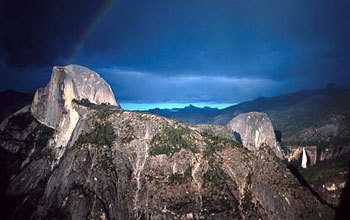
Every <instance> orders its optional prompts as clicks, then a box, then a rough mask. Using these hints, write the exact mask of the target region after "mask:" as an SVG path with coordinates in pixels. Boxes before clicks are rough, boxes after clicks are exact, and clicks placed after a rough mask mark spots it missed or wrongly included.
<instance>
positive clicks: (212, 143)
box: [201, 131, 241, 158]
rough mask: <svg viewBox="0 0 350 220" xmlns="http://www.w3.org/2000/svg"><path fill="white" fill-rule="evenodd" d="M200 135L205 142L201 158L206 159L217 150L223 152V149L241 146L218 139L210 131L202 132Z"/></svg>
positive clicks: (234, 142)
mask: <svg viewBox="0 0 350 220" xmlns="http://www.w3.org/2000/svg"><path fill="white" fill-rule="evenodd" d="M201 135H202V137H204V138H205V142H206V143H207V147H206V148H205V149H204V151H203V156H204V157H206V158H208V157H209V156H211V155H212V154H213V153H214V152H215V151H217V150H219V151H220V150H223V149H224V148H225V147H232V148H234V147H241V144H240V143H238V142H237V141H235V140H231V139H228V138H223V137H219V136H217V135H215V134H214V133H213V132H210V131H204V132H202V133H201Z"/></svg>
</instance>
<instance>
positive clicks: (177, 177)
mask: <svg viewBox="0 0 350 220" xmlns="http://www.w3.org/2000/svg"><path fill="white" fill-rule="evenodd" d="M191 173H192V168H191V167H188V168H187V169H186V171H185V173H184V174H180V173H172V174H171V175H170V177H169V183H170V184H182V183H184V182H186V180H187V179H188V178H190V177H191Z"/></svg>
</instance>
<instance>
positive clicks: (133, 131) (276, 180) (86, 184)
mask: <svg viewBox="0 0 350 220" xmlns="http://www.w3.org/2000/svg"><path fill="white" fill-rule="evenodd" d="M74 108H75V109H76V110H77V112H78V114H79V115H81V118H80V120H79V123H78V125H77V128H76V130H75V132H74V134H73V136H80V137H79V138H77V140H76V141H75V143H74V144H73V145H72V146H71V147H68V148H67V149H66V151H65V152H64V155H63V156H62V158H61V160H60V163H59V165H58V166H54V167H53V169H51V164H52V163H51V162H52V161H54V160H55V158H54V156H53V152H52V151H51V150H50V149H51V148H49V147H45V146H48V145H47V142H49V141H48V140H49V138H47V139H45V141H39V142H38V141H35V140H37V139H38V138H39V137H40V136H41V135H40V134H41V132H40V129H39V127H44V128H46V129H50V128H48V127H45V126H44V125H40V124H39V123H38V122H36V120H35V119H34V118H31V119H30V118H29V120H31V121H32V123H30V124H32V125H31V127H32V128H31V130H32V132H30V135H27V138H32V139H33V140H34V141H30V140H28V141H26V143H27V144H24V142H22V144H20V146H19V147H18V150H17V153H20V154H21V155H25V156H21V157H15V156H13V157H15V158H17V160H18V162H17V163H18V164H23V162H24V161H26V162H25V165H24V166H18V167H16V169H12V170H11V171H12V172H9V174H8V187H7V189H6V193H5V195H6V196H7V198H16V200H14V201H15V202H13V204H14V205H13V207H12V212H11V213H10V214H11V215H12V216H14V219H22V218H24V217H25V218H30V217H32V218H34V219H61V218H64V219H67V218H68V219H85V218H91V219H139V218H143V219H194V218H195V219H201V218H202V219H209V218H210V219H241V218H245V219H259V218H261V219H282V218H287V219H321V218H322V219H331V218H332V214H333V211H332V210H331V209H330V208H329V207H327V206H325V205H323V204H321V203H320V202H319V201H317V200H316V199H315V197H314V196H313V195H312V194H311V193H310V191H308V189H306V188H305V187H302V186H301V185H300V184H299V183H298V181H297V180H296V179H295V177H294V176H293V175H292V174H291V173H290V172H289V170H288V169H286V167H285V166H284V165H283V164H281V163H280V162H279V161H278V160H277V158H276V156H275V155H274V153H272V151H270V150H269V148H259V149H257V150H255V152H251V151H249V150H247V149H246V148H244V147H242V146H240V145H239V144H237V143H236V142H235V141H233V140H232V139H229V138H225V136H226V135H229V133H228V132H226V131H225V130H226V128H224V127H218V128H213V129H211V126H204V127H191V126H188V125H185V124H182V123H179V122H176V121H173V120H169V119H165V118H162V117H159V116H155V115H151V114H144V113H137V112H128V111H122V110H120V109H118V108H113V107H108V106H107V107H106V106H101V107H98V106H95V107H93V108H89V107H85V106H81V105H77V106H74ZM26 115H27V116H26V117H30V114H29V113H26ZM23 116H24V115H22V116H19V115H18V116H16V117H23ZM19 119H20V118H17V121H19ZM13 120H16V119H12V121H11V123H9V124H8V125H7V127H6V128H5V130H4V131H3V133H1V135H7V143H9V142H11V141H12V142H16V140H17V139H16V138H15V137H16V135H11V134H14V133H16V132H15V131H16V130H18V126H17V125H16V124H15V121H13ZM216 133H218V134H220V136H217V135H216ZM17 136H18V135H17ZM19 136H20V135H19ZM100 137H102V138H100ZM109 141H110V142H109ZM2 147H3V145H2ZM8 154H10V155H18V154H12V153H10V152H9V153H8ZM301 201H304V202H301ZM8 211H11V209H8Z"/></svg>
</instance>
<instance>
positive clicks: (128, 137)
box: [119, 123, 136, 144]
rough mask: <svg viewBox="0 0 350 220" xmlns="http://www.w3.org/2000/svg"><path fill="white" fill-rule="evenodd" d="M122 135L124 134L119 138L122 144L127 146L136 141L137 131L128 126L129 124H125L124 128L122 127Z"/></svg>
mask: <svg viewBox="0 0 350 220" xmlns="http://www.w3.org/2000/svg"><path fill="white" fill-rule="evenodd" d="M121 131H122V132H121V133H122V136H121V137H119V138H120V140H121V142H122V143H124V144H126V143H130V142H131V141H132V140H134V139H135V138H136V137H135V135H134V134H135V130H134V128H133V127H132V126H131V125H130V124H128V123H125V124H123V126H122V127H121Z"/></svg>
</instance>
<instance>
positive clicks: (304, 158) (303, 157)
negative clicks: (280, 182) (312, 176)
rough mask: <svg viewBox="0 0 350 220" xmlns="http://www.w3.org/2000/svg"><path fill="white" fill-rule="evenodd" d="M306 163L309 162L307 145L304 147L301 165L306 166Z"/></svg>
mask: <svg viewBox="0 0 350 220" xmlns="http://www.w3.org/2000/svg"><path fill="white" fill-rule="evenodd" d="M306 163H307V156H306V152H305V147H303V156H302V159H301V167H302V168H306Z"/></svg>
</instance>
